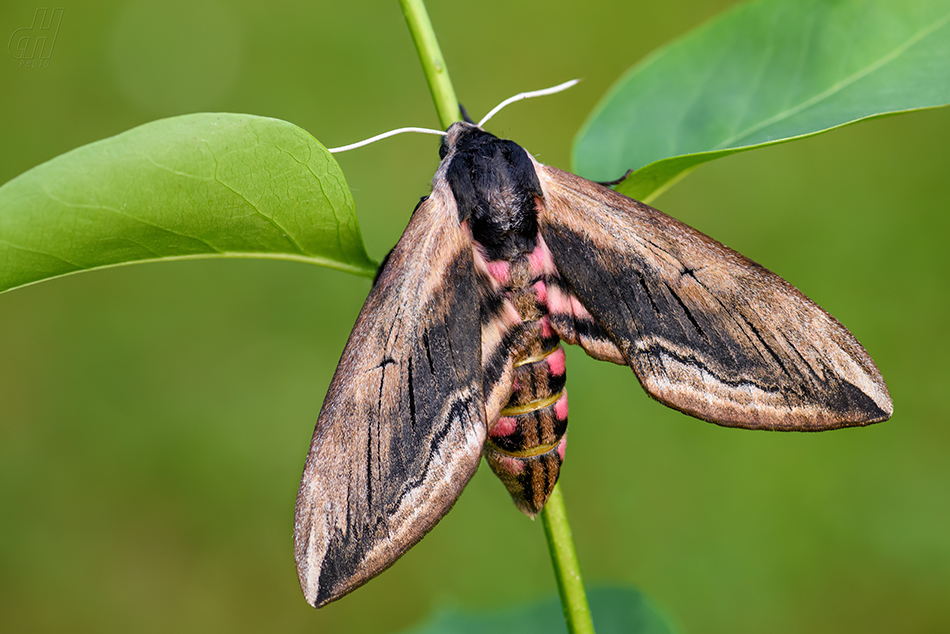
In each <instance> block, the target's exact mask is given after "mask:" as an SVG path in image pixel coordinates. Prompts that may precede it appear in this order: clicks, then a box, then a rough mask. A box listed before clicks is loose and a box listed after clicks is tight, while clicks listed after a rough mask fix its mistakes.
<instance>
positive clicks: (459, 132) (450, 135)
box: [439, 121, 498, 161]
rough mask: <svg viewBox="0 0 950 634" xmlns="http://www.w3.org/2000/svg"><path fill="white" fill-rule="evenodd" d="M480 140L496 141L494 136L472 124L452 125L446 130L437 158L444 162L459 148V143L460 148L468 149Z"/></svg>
mask: <svg viewBox="0 0 950 634" xmlns="http://www.w3.org/2000/svg"><path fill="white" fill-rule="evenodd" d="M480 138H481V139H482V141H483V142H484V141H486V140H488V139H495V140H496V141H497V140H498V137H496V136H495V135H494V134H491V133H490V132H485V131H484V130H482V129H481V128H480V127H478V126H477V125H475V124H474V123H468V122H466V121H458V122H456V123H453V124H452V125H450V126H449V129H448V130H446V132H445V136H443V137H442V145H441V146H440V147H439V158H440V159H442V160H443V161H444V160H445V157H446V156H448V155H449V154H451V153H452V151H453V150H455V149H456V148H459V147H460V146H459V144H460V143H461V144H462V146H461V147H462V148H464V147H470V146H472V145H474V144H477V143H478V139H480Z"/></svg>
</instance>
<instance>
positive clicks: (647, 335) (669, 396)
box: [294, 122, 893, 607]
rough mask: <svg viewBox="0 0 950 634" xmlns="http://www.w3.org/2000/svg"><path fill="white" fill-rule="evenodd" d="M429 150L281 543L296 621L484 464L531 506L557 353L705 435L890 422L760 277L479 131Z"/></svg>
mask: <svg viewBox="0 0 950 634" xmlns="http://www.w3.org/2000/svg"><path fill="white" fill-rule="evenodd" d="M439 154H440V157H441V159H442V160H441V163H440V165H439V168H438V170H437V171H436V173H435V177H434V178H433V180H432V192H431V194H430V195H429V196H428V197H426V198H423V199H422V201H421V202H420V203H419V205H418V206H417V207H416V209H415V211H414V212H413V215H412V218H411V220H410V221H409V225H408V227H407V228H406V230H405V233H403V235H402V237H401V238H400V240H399V242H398V244H397V245H396V247H395V248H394V249H393V251H392V252H391V253H390V255H389V256H388V257H387V259H386V260H385V261H384V264H383V266H382V267H381V270H380V272H379V275H378V278H377V280H376V282H375V284H374V286H373V288H372V290H371V291H370V293H369V297H368V298H367V300H366V303H365V305H364V306H363V309H362V310H361V312H360V314H359V317H358V319H357V321H356V325H355V326H354V328H353V331H352V333H351V334H350V338H349V340H348V341H347V344H346V348H345V349H344V351H343V357H342V359H341V360H340V364H339V366H338V367H337V370H336V374H335V375H334V377H333V380H332V382H331V384H330V387H329V390H328V392H327V396H326V400H325V402H324V404H323V409H322V410H321V412H320V416H319V418H318V420H317V424H316V429H315V430H314V434H313V441H312V443H311V445H310V452H309V454H308V456H307V460H306V465H305V467H304V472H303V478H302V481H301V484H300V490H299V493H298V495H297V504H296V517H295V533H294V541H295V557H296V563H297V571H298V574H299V577H300V585H301V588H302V589H303V592H304V595H305V596H306V599H307V601H308V602H309V603H310V604H312V605H314V606H315V607H320V606H323V605H326V604H327V603H329V602H331V601H334V600H335V599H338V598H340V597H341V596H343V595H344V594H346V593H347V592H350V591H351V590H353V589H354V588H356V587H358V586H360V585H361V584H363V583H365V582H366V581H368V580H369V579H370V578H372V577H373V576H375V575H377V574H379V573H380V572H382V571H383V570H384V569H385V568H387V567H388V566H390V565H391V564H392V563H393V562H394V561H395V560H396V559H397V558H398V557H399V556H400V555H402V554H403V553H404V552H405V551H406V550H408V549H409V548H410V547H411V546H413V545H414V544H415V543H416V542H418V541H419V540H420V539H421V538H422V537H423V536H424V535H425V534H426V532H428V531H429V530H430V529H431V528H432V527H433V526H434V525H435V524H436V523H437V522H438V521H439V519H441V518H442V516H443V515H444V514H445V513H446V512H448V510H449V509H450V508H451V507H452V505H453V504H454V502H455V501H456V499H458V497H459V495H460V494H461V492H462V489H463V488H464V487H465V484H466V483H467V482H468V481H469V479H470V478H471V477H472V475H473V474H474V473H475V470H476V468H477V467H478V465H479V463H480V461H481V459H482V456H484V457H485V458H486V460H487V462H488V464H489V466H490V467H491V469H492V470H493V471H494V472H495V473H496V474H497V475H498V477H499V478H500V479H501V481H502V482H503V483H504V484H505V486H506V487H507V489H508V491H509V493H510V494H511V497H512V499H513V500H514V502H515V504H516V505H517V507H518V508H519V509H520V510H521V511H523V512H524V513H526V514H527V515H529V516H532V517H533V516H534V515H535V514H537V513H538V512H539V511H540V510H541V509H542V508H543V506H544V504H545V501H546V500H547V498H548V496H549V495H550V493H551V490H552V488H553V487H554V484H555V482H557V479H558V474H559V473H560V468H561V463H562V461H563V460H564V449H565V443H566V435H565V434H566V431H567V413H568V407H567V392H566V390H565V377H566V374H565V359H564V349H563V347H562V343H568V344H574V345H579V346H581V347H582V348H583V349H584V350H585V351H586V352H587V354H589V355H590V356H592V357H594V358H596V359H601V360H604V361H611V362H613V363H618V364H621V365H627V366H630V368H631V369H632V370H633V372H634V374H635V375H636V377H637V379H639V381H640V384H641V385H642V386H643V388H644V390H646V392H647V394H649V395H650V396H651V397H653V398H655V399H656V400H658V401H660V402H661V403H663V404H665V405H668V406H670V407H672V408H675V409H677V410H680V411H681V412H684V413H686V414H689V415H691V416H695V417H697V418H701V419H703V420H706V421H709V422H712V423H716V424H718V425H724V426H727V427H742V428H746V429H771V430H795V431H819V430H825V429H835V428H839V427H847V426H854V425H867V424H870V423H874V422H878V421H883V420H886V419H887V418H889V417H890V415H891V413H892V409H893V408H892V405H891V399H890V396H889V395H888V391H887V387H886V385H885V383H884V380H883V379H882V377H881V375H880V373H879V372H878V370H877V368H876V367H875V365H874V362H873V361H872V360H871V357H870V356H868V354H867V353H866V352H865V350H864V348H862V347H861V344H860V343H858V341H857V339H855V337H854V336H853V335H852V334H851V333H850V332H849V331H848V330H847V329H846V328H845V327H844V326H842V325H841V324H840V323H839V322H838V321H837V320H836V319H835V318H834V317H832V316H831V315H829V314H828V313H826V312H825V311H824V310H822V309H821V308H820V307H819V306H818V305H816V304H815V303H814V302H812V301H811V300H809V299H808V298H807V297H805V295H803V294H802V293H801V292H800V291H798V289H796V288H795V287H793V286H792V285H791V284H789V283H788V282H786V281H785V280H783V279H782V278H780V277H779V276H777V275H775V274H774V273H772V272H771V271H769V270H767V269H765V268H764V267H762V266H760V265H758V264H756V263H755V262H753V261H751V260H749V259H748V258H746V257H744V256H742V255H740V254H739V253H737V252H735V251H733V250H731V249H729V248H727V247H725V246H724V245H722V244H720V243H719V242H717V241H715V240H713V239H712V238H709V237H707V236H706V235H704V234H702V233H700V232H699V231H697V230H695V229H693V228H691V227H689V226H687V225H685V224H683V223H681V222H679V221H678V220H675V219H674V218H672V217H670V216H667V215H666V214H663V213H662V212H660V211H657V210H656V209H653V208H652V207H649V206H647V205H645V204H643V203H641V202H638V201H636V200H633V199H631V198H627V197H626V196H623V195H621V194H619V193H617V192H615V191H613V190H612V189H610V188H609V187H606V186H605V185H604V184H598V183H595V182H592V181H589V180H586V179H583V178H581V177H579V176H575V175H574V174H570V173H568V172H564V171H561V170H559V169H556V168H553V167H549V166H547V165H542V164H540V163H538V162H537V161H536V160H535V159H534V158H533V157H532V156H531V154H529V153H528V152H526V151H525V150H524V149H523V148H522V147H521V146H519V145H517V144H516V143H514V142H512V141H508V140H503V139H499V138H497V137H495V136H493V135H492V134H490V133H488V132H486V131H485V130H483V129H482V128H481V127H479V126H478V125H474V124H472V123H469V122H460V123H455V124H453V125H452V126H451V127H450V128H449V129H448V131H447V133H445V136H444V137H443V141H442V146H441V149H440V151H439Z"/></svg>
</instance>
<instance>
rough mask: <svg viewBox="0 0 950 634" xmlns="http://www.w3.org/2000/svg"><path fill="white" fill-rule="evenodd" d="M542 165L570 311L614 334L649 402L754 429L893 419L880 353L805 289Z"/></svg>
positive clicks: (548, 223) (549, 226) (544, 213)
mask: <svg viewBox="0 0 950 634" xmlns="http://www.w3.org/2000/svg"><path fill="white" fill-rule="evenodd" d="M536 170H537V173H538V178H539V181H540V183H541V187H542V190H543V193H544V196H543V200H542V201H539V226H540V230H541V234H542V236H543V238H544V240H545V241H546V243H547V246H548V248H549V249H550V251H551V254H552V257H553V259H554V262H555V264H556V266H557V269H558V272H559V275H560V277H561V278H562V280H563V283H564V285H565V287H566V288H565V292H566V293H568V294H569V298H567V299H562V300H561V301H560V305H566V306H568V307H569V308H570V306H572V305H573V306H574V308H573V309H571V313H572V315H574V317H575V320H574V321H575V323H576V324H578V328H579V329H580V330H586V331H595V332H600V333H603V335H604V336H605V337H606V338H609V340H610V341H612V342H613V344H614V345H615V346H616V349H617V350H619V351H620V354H621V355H622V357H623V361H624V362H625V363H626V364H628V365H630V367H631V368H633V370H634V372H635V373H636V375H637V377H638V378H639V380H640V382H641V384H642V385H643V387H644V389H645V390H646V391H647V392H648V393H649V394H650V395H651V396H653V397H654V398H656V399H657V400H659V401H661V402H663V403H664V404H666V405H669V406H671V407H674V408H676V409H679V410H681V411H683V412H686V413H688V414H691V415H693V416H697V417H699V418H702V419H705V420H709V421H711V422H715V423H719V424H722V425H728V426H736V427H746V428H755V429H786V430H818V429H831V428H835V427H844V426H850V425H864V424H868V423H873V422H877V421H881V420H885V419H887V418H888V417H889V416H890V414H891V411H892V405H891V400H890V396H889V395H888V392H887V387H886V385H885V384H884V380H883V379H882V378H881V375H880V373H879V372H878V370H877V367H876V366H875V365H874V362H873V361H872V360H871V358H870V356H868V354H867V353H866V352H865V350H864V348H862V347H861V344H859V343H858V341H857V339H855V338H854V336H853V335H851V333H850V332H849V331H848V330H847V329H846V328H845V327H844V326H842V325H841V324H840V323H839V322H838V321H837V320H836V319H834V317H832V316H831V315H829V314H828V313H826V312H825V311H824V310H822V309H821V308H820V307H819V306H818V305H817V304H815V303H814V302H812V301H811V300H810V299H808V298H807V297H806V296H805V295H803V294H802V293H801V292H800V291H798V289H796V288H795V287H793V286H792V285H790V284H789V283H787V282H786V281H785V280H783V279H782V278H780V277H779V276H777V275H775V274H774V273H772V272H771V271H769V270H767V269H765V268H764V267H762V266H760V265H758V264H756V263H755V262H752V261H751V260H749V259H748V258H746V257H744V256H742V255H740V254H739V253H736V252H735V251H733V250H731V249H729V248H728V247H726V246H724V245H722V244H720V243H719V242H717V241H715V240H713V239H712V238H709V237H708V236H706V235H704V234H702V233H700V232H699V231H696V230H695V229H693V228H691V227H689V226H687V225H685V224H683V223H681V222H679V221H677V220H676V219H674V218H671V217H670V216H667V215H666V214H663V213H662V212H660V211H657V210H656V209H653V208H652V207H649V206H648V205H645V204H643V203H640V202H638V201H635V200H632V199H630V198H627V197H626V196H623V195H621V194H618V193H617V192H614V191H613V190H611V189H608V188H606V187H603V186H601V185H598V184H596V183H593V182H591V181H588V180H586V179H583V178H580V177H578V176H576V175H574V174H570V173H568V172H563V171H561V170H558V169H555V168H552V167H548V166H545V165H540V164H536ZM555 308H557V306H555ZM585 322H586V323H585ZM593 340H594V341H595V342H596V341H598V339H597V337H594V338H593ZM581 343H582V345H584V343H583V342H581ZM600 345H601V346H602V347H606V348H609V345H607V344H606V343H604V342H601V344H600ZM587 347H588V346H586V345H585V348H587ZM589 351H591V350H589ZM591 352H593V351H591ZM602 358H610V357H609V355H606V356H603V357H602Z"/></svg>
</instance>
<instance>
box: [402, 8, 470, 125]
mask: <svg viewBox="0 0 950 634" xmlns="http://www.w3.org/2000/svg"><path fill="white" fill-rule="evenodd" d="M399 4H401V5H402V13H403V15H405V16H406V24H408V25H409V32H410V33H412V41H413V42H414V43H415V45H416V51H417V52H418V53H419V61H420V62H422V72H424V73H425V76H426V81H427V82H429V92H431V93H432V100H433V101H434V102H435V109H436V111H437V112H438V113H439V121H440V122H441V123H442V128H443V129H447V128H448V127H449V126H450V125H452V124H453V123H455V122H456V121H461V120H462V115H461V113H460V112H459V102H458V99H456V97H455V89H454V88H452V80H451V79H449V69H448V67H447V66H446V65H445V60H444V59H442V51H441V50H440V49H439V41H438V40H437V39H436V37H435V31H434V30H432V22H430V21H429V14H428V13H427V12H426V6H425V4H424V3H423V2H422V0H399Z"/></svg>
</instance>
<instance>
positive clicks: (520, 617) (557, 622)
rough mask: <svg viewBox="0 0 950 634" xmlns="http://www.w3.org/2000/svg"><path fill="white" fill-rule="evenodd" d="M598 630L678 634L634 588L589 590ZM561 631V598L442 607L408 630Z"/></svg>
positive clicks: (421, 633) (446, 633) (478, 633)
mask: <svg viewBox="0 0 950 634" xmlns="http://www.w3.org/2000/svg"><path fill="white" fill-rule="evenodd" d="M588 600H589V601H590V608H591V612H592V613H593V616H594V628H595V629H596V630H597V634H674V632H675V631H676V630H675V629H674V628H673V626H672V625H671V624H670V623H669V621H668V619H667V618H666V616H664V615H663V614H662V613H661V612H660V611H658V610H657V608H656V607H654V606H653V604H652V603H651V602H650V601H649V600H648V599H647V598H646V597H644V596H643V595H642V594H640V593H639V592H638V591H636V590H634V589H633V588H594V589H592V590H590V592H589V593H588ZM499 632H518V634H559V633H561V632H564V633H566V632H567V626H565V625H564V613H563V612H562V611H561V604H560V602H559V601H558V599H557V598H552V599H548V600H547V601H542V602H539V603H533V604H529V605H526V606H523V607H519V608H513V609H508V610H502V611H498V612H494V613H491V614H473V613H466V612H460V611H455V610H448V611H442V612H440V613H438V614H436V615H435V616H433V617H431V618H430V619H428V620H427V621H425V622H424V623H421V624H419V625H417V626H416V627H414V628H412V629H410V630H408V631H406V632H404V634H498V633H499Z"/></svg>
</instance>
